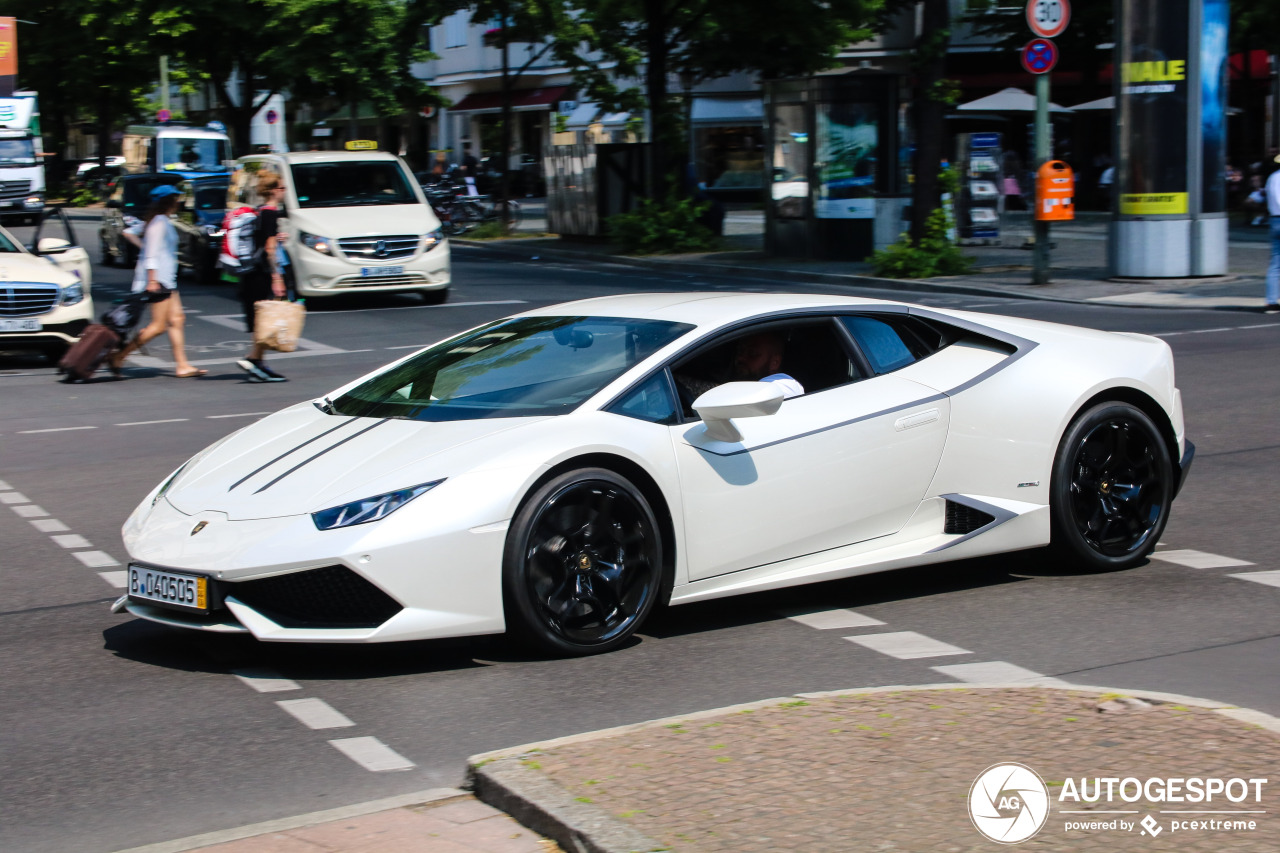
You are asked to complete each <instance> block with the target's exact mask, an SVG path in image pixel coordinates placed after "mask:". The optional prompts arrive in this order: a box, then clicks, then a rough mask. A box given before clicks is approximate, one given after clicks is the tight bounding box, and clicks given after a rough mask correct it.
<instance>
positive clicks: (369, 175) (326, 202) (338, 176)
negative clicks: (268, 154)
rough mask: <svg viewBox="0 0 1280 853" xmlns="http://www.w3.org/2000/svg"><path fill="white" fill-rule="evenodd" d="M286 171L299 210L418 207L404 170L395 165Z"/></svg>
mask: <svg viewBox="0 0 1280 853" xmlns="http://www.w3.org/2000/svg"><path fill="white" fill-rule="evenodd" d="M290 168H291V169H292V171H293V188H294V190H295V191H296V192H297V194H298V206H299V207H358V206H361V205H375V204H418V203H419V202H418V197H417V196H416V195H414V192H413V190H412V189H410V187H409V182H408V180H407V179H406V178H405V174H404V170H403V169H401V168H400V164H399V163H397V162H395V161H391V160H346V161H341V162H336V163H296V164H294V165H293V166H291V167H290Z"/></svg>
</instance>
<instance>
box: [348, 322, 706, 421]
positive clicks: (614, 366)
mask: <svg viewBox="0 0 1280 853" xmlns="http://www.w3.org/2000/svg"><path fill="white" fill-rule="evenodd" d="M692 328H693V326H691V325H688V324H686V323H667V322H663V321H660V320H630V319H623V318H617V317H525V318H518V319H514V320H502V321H499V322H497V323H495V324H493V325H491V326H486V327H484V328H482V329H479V330H476V331H474V332H470V333H467V334H465V335H462V336H461V337H457V338H453V339H451V340H448V341H445V342H444V343H442V344H439V345H437V346H434V347H432V348H431V349H429V350H427V351H426V352H423V353H420V354H418V355H416V356H414V357H413V358H411V359H409V360H408V361H406V362H404V363H403V364H400V365H398V366H396V367H393V368H391V369H390V370H387V371H386V372H384V373H382V374H380V375H378V376H375V377H374V378H373V379H370V380H369V381H368V382H364V383H362V384H360V385H358V386H356V387H355V388H353V389H352V390H351V391H348V392H347V393H346V394H343V395H342V396H340V397H339V398H338V399H337V400H335V401H334V402H333V411H334V412H335V413H337V414H340V415H354V416H357V417H371V418H404V419H407V420H418V421H455V420H473V419H478V418H516V417H531V416H537V415H562V414H565V413H567V412H570V411H572V410H573V409H575V408H576V407H577V406H578V405H579V404H580V403H582V402H583V401H584V400H586V399H587V398H589V397H590V396H591V395H593V394H595V393H596V392H597V391H599V390H600V389H601V388H603V387H605V386H606V385H608V384H609V383H610V382H612V381H613V380H614V379H617V378H618V377H619V376H621V375H622V374H623V373H624V372H626V371H627V370H629V369H630V368H632V367H634V366H635V365H636V364H638V363H640V362H641V361H643V360H644V359H645V358H648V357H649V356H650V355H652V354H653V353H654V352H656V351H657V350H658V349H660V348H661V347H664V346H666V345H667V344H669V343H670V342H671V341H674V340H675V339H676V338H678V337H680V336H681V335H683V334H685V333H686V332H688V331H689V330H690V329H692Z"/></svg>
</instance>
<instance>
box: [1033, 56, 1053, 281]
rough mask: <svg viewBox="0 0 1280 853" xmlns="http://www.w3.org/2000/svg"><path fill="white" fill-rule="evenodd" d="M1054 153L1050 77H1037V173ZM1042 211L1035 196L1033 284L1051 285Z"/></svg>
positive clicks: (1047, 228)
mask: <svg viewBox="0 0 1280 853" xmlns="http://www.w3.org/2000/svg"><path fill="white" fill-rule="evenodd" d="M1051 156H1052V153H1051V152H1050V150H1049V75H1048V74H1037V75H1036V156H1035V165H1036V173H1037V174H1038V173H1039V170H1040V167H1041V166H1043V165H1044V164H1045V163H1047V162H1048V161H1049V158H1050V157H1051ZM1039 209H1040V198H1039V196H1038V195H1036V196H1035V210H1033V211H1032V219H1031V221H1032V222H1033V223H1034V227H1035V245H1034V246H1033V247H1032V260H1031V283H1032V284H1048V283H1049V223H1048V222H1046V221H1045V220H1042V219H1038V218H1036V216H1035V214H1036V213H1038V212H1039Z"/></svg>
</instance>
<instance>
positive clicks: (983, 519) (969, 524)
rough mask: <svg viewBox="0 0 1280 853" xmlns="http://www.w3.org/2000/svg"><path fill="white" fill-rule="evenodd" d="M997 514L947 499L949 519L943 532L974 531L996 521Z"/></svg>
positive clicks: (961, 532)
mask: <svg viewBox="0 0 1280 853" xmlns="http://www.w3.org/2000/svg"><path fill="white" fill-rule="evenodd" d="M995 520H996V519H995V516H993V515H989V514H987V513H985V512H983V511H982V510H980V509H974V508H973V507H971V506H965V505H964V504H962V503H956V502H955V501H947V520H946V524H945V525H944V526H943V528H942V532H943V533H959V534H964V533H972V532H973V531H975V530H977V529H978V528H979V527H985V526H987V525H988V524H990V523H991V522H993V521H995Z"/></svg>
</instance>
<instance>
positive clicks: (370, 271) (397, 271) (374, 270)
mask: <svg viewBox="0 0 1280 853" xmlns="http://www.w3.org/2000/svg"><path fill="white" fill-rule="evenodd" d="M384 275H404V267H361V268H360V276H361V277H362V278H382V277H383V276H384Z"/></svg>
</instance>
